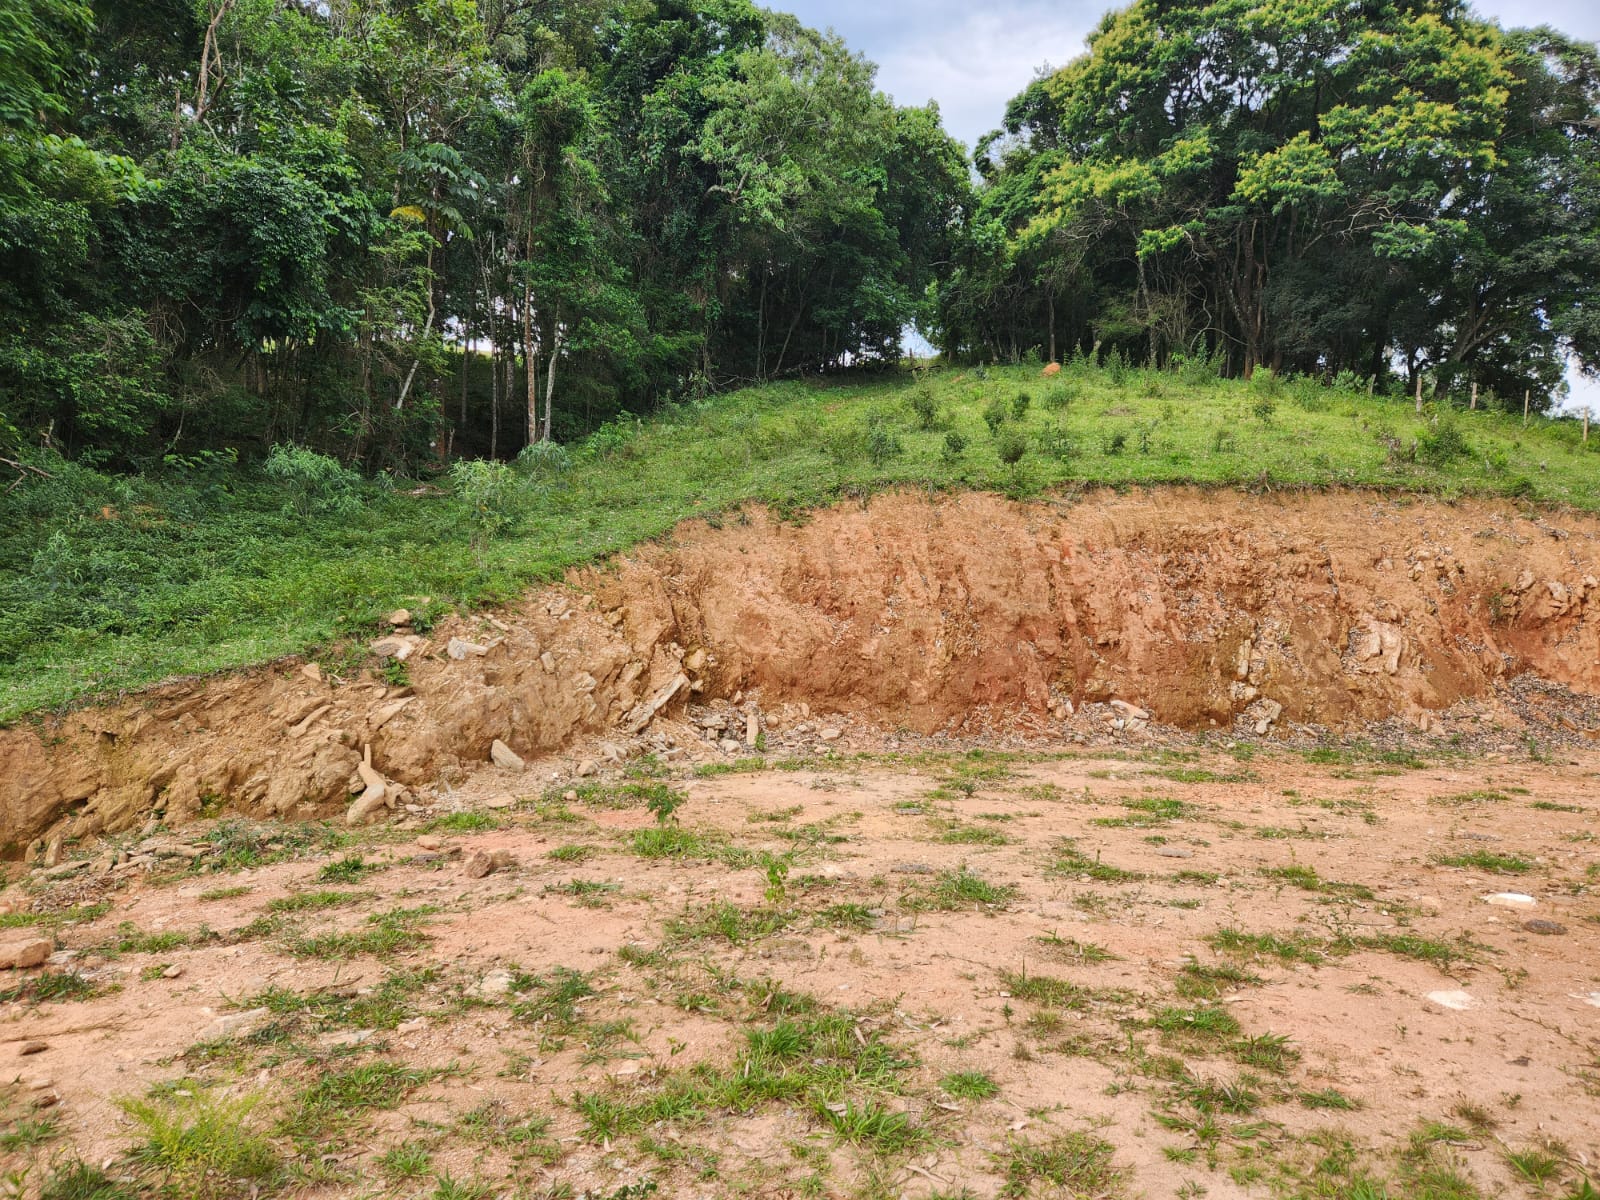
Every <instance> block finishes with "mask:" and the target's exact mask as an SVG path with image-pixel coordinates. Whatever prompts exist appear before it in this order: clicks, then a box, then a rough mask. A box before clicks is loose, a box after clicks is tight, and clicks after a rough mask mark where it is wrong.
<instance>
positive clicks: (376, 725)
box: [367, 696, 416, 731]
mask: <svg viewBox="0 0 1600 1200" xmlns="http://www.w3.org/2000/svg"><path fill="white" fill-rule="evenodd" d="M415 699H416V697H415V696H407V697H406V698H405V699H403V700H395V701H393V702H392V703H390V704H385V705H384V706H383V707H382V708H380V709H378V711H377V712H375V713H373V714H372V716H371V717H369V718H368V720H367V724H368V725H370V726H371V727H372V728H373V730H374V731H376V730H379V729H382V728H383V727H384V726H385V725H387V724H388V723H389V722H390V721H392V720H394V719H395V718H396V717H398V716H399V715H400V714H401V713H402V712H404V711H405V708H406V706H407V705H408V704H410V703H411V702H412V701H413V700H415Z"/></svg>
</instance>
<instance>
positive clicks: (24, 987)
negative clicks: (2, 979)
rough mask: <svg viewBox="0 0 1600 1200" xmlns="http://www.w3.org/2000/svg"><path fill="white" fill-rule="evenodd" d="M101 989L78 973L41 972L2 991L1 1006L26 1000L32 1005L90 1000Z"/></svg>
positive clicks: (0, 995) (0, 992)
mask: <svg viewBox="0 0 1600 1200" xmlns="http://www.w3.org/2000/svg"><path fill="white" fill-rule="evenodd" d="M99 994H100V989H99V988H97V987H95V985H94V984H93V983H91V982H90V981H89V980H87V979H85V978H84V977H83V976H82V975H79V974H78V973H77V972H76V971H41V972H40V973H39V974H37V975H35V976H33V977H32V978H31V979H25V980H23V981H22V982H21V983H19V984H17V985H16V986H15V987H9V988H5V989H3V990H0V1004H11V1003H14V1002H16V1001H18V1000H26V1001H28V1002H29V1003H32V1004H57V1003H63V1002H66V1001H71V1000H88V999H90V998H91V997H93V996H97V995H99Z"/></svg>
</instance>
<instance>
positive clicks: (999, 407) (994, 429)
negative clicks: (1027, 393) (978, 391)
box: [983, 397, 1011, 437]
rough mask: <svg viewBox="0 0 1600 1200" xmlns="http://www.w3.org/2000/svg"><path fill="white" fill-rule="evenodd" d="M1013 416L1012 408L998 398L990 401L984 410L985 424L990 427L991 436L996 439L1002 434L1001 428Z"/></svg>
mask: <svg viewBox="0 0 1600 1200" xmlns="http://www.w3.org/2000/svg"><path fill="white" fill-rule="evenodd" d="M1010 416H1011V406H1010V405H1008V404H1007V403H1006V402H1005V401H1004V400H1001V399H999V398H998V397H997V398H996V399H994V400H991V401H989V403H988V404H986V405H984V408H983V423H984V424H985V425H987V426H988V427H989V436H990V437H994V436H995V435H996V434H998V433H999V432H1000V426H1002V425H1004V424H1005V423H1006V420H1007V419H1008V418H1009V417H1010Z"/></svg>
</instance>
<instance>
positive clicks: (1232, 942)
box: [1206, 927, 1327, 966]
mask: <svg viewBox="0 0 1600 1200" xmlns="http://www.w3.org/2000/svg"><path fill="white" fill-rule="evenodd" d="M1206 944H1207V945H1209V946H1210V947H1211V948H1212V949H1213V950H1217V951H1220V952H1222V953H1225V954H1244V955H1250V956H1252V957H1255V958H1275V959H1277V960H1278V961H1279V962H1286V963H1287V962H1302V963H1309V964H1311V965H1312V966H1315V965H1316V964H1318V963H1320V962H1323V961H1324V960H1325V959H1326V957H1327V954H1326V946H1325V945H1324V944H1323V943H1322V942H1321V941H1320V940H1319V939H1316V938H1312V937H1307V936H1306V935H1304V934H1285V935H1280V934H1276V933H1245V932H1244V931H1243V930H1240V929H1234V928H1232V927H1228V928H1225V929H1219V930H1217V931H1216V932H1215V933H1213V934H1212V935H1211V936H1209V937H1208V938H1206Z"/></svg>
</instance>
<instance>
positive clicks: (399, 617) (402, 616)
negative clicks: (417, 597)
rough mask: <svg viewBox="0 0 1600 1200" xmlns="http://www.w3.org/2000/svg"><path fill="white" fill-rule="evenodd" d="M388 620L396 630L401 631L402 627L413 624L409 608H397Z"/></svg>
mask: <svg viewBox="0 0 1600 1200" xmlns="http://www.w3.org/2000/svg"><path fill="white" fill-rule="evenodd" d="M388 620H389V624H390V625H392V626H394V627H395V628H396V629H399V628H400V627H401V626H402V625H409V624H411V610H410V609H407V608H397V609H395V610H394V611H393V612H392V613H390V614H389V617H388Z"/></svg>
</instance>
